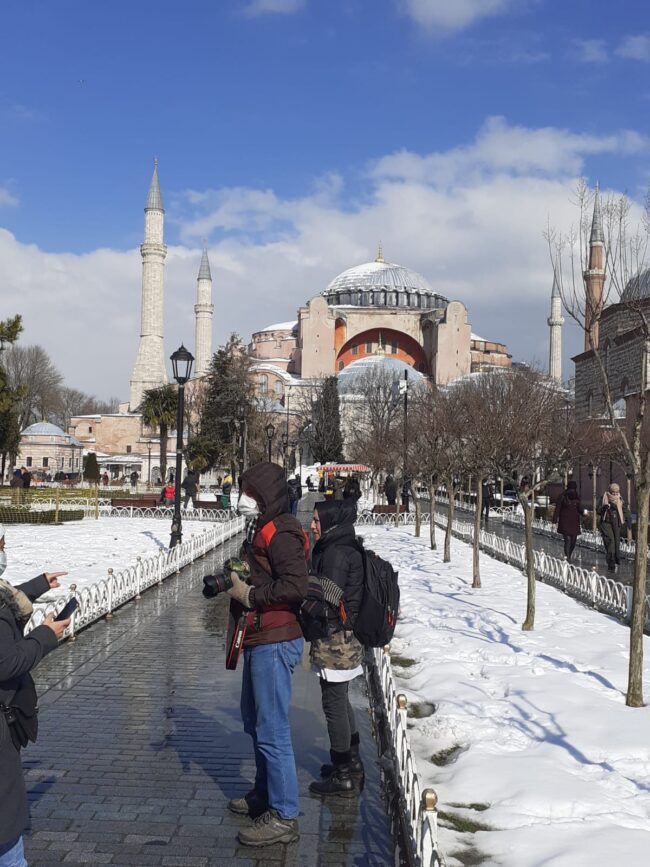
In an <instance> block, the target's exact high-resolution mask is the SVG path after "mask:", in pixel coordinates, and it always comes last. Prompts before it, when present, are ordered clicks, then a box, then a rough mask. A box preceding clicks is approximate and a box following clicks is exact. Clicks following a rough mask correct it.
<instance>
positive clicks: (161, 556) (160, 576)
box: [158, 551, 165, 586]
mask: <svg viewBox="0 0 650 867" xmlns="http://www.w3.org/2000/svg"><path fill="white" fill-rule="evenodd" d="M164 559H165V555H164V554H163V552H162V551H159V553H158V586H160V585H161V584H162V583H163V575H162V565H163V560H164Z"/></svg>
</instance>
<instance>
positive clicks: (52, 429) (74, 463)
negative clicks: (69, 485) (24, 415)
mask: <svg viewBox="0 0 650 867" xmlns="http://www.w3.org/2000/svg"><path fill="white" fill-rule="evenodd" d="M82 456H83V445H82V443H80V442H79V441H78V440H77V439H76V438H75V437H74V436H71V435H70V434H67V433H65V431H63V430H61V428H60V427H57V425H55V424H50V423H49V422H46V421H41V422H37V423H36V424H32V425H29V427H26V428H25V430H24V431H23V432H22V434H21V436H20V452H19V454H18V458H17V461H16V466H18V467H20V466H25V467H27V469H28V470H30V472H32V473H38V474H40V475H43V476H45V475H48V476H51V477H52V478H54V476H55V475H56V474H57V473H65V474H66V475H67V476H77V475H78V474H80V473H81V471H82Z"/></svg>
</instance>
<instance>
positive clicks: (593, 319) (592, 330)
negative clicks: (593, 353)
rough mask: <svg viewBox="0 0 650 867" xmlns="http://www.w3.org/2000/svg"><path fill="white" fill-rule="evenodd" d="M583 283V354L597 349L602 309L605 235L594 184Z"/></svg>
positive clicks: (598, 198) (597, 187)
mask: <svg viewBox="0 0 650 867" xmlns="http://www.w3.org/2000/svg"><path fill="white" fill-rule="evenodd" d="M584 281H585V352H587V351H588V350H589V349H595V348H597V347H598V331H599V320H600V314H601V312H602V309H603V289H604V286H605V233H604V231H603V214H602V211H601V208H600V186H599V185H598V184H596V192H595V195H594V215H593V218H592V221H591V234H590V236H589V264H588V266H587V270H586V271H585V273H584Z"/></svg>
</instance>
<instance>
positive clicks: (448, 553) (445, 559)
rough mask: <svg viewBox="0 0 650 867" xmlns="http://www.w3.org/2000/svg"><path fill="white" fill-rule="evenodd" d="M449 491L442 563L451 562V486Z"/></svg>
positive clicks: (452, 506)
mask: <svg viewBox="0 0 650 867" xmlns="http://www.w3.org/2000/svg"><path fill="white" fill-rule="evenodd" d="M447 490H448V491H449V498H448V500H447V528H446V530H445V553H444V556H443V558H442V560H443V563H450V562H451V525H452V523H453V521H454V511H455V509H454V505H455V504H454V496H455V491H454V489H453V487H452V488H451V489H449V488H448V489H447Z"/></svg>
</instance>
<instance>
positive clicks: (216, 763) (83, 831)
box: [24, 504, 396, 867]
mask: <svg viewBox="0 0 650 867" xmlns="http://www.w3.org/2000/svg"><path fill="white" fill-rule="evenodd" d="M305 505H307V504H305ZM237 545H238V543H237V542H231V543H229V544H228V545H227V546H226V547H225V550H219V551H216V552H214V553H213V554H212V555H209V556H207V557H206V558H204V559H203V560H201V561H199V562H198V563H197V564H195V565H194V566H193V567H189V568H188V569H185V570H184V571H183V573H182V574H181V575H180V576H177V577H175V578H170V579H168V580H167V581H166V582H165V584H164V585H163V586H162V587H160V588H153V589H151V590H150V591H148V592H147V593H146V594H145V595H144V596H143V597H142V599H141V600H140V601H138V602H132V603H129V604H128V605H126V606H124V607H123V608H121V609H120V610H119V611H118V612H117V613H116V615H115V617H114V618H113V619H112V620H110V621H101V622H100V623H97V624H95V625H94V626H92V627H90V628H89V629H87V630H85V631H84V632H82V633H81V634H80V635H79V638H78V639H77V641H76V642H74V643H72V642H68V643H67V644H65V645H63V646H61V647H60V648H59V649H58V650H57V651H55V653H53V654H51V655H50V656H49V657H48V658H47V659H46V660H44V662H43V663H42V664H41V666H39V668H38V669H37V670H36V679H37V682H38V687H39V691H40V695H41V702H40V704H41V733H40V737H39V740H38V743H37V744H36V745H32V746H31V747H30V748H29V749H28V750H27V751H26V752H25V754H24V764H25V768H26V776H27V781H28V789H29V797H30V801H31V814H32V829H31V833H30V834H29V835H28V837H27V841H26V842H27V847H26V848H27V855H28V859H29V862H30V865H32V867H47V865H50V864H61V863H64V864H77V865H80V864H93V865H95V864H113V865H136V867H145V865H162V867H203V865H214V867H221V865H229V864H233V863H236V864H237V865H240V864H241V865H250V867H253V865H255V867H280V865H282V867H285V865H286V867H312V865H313V867H317V865H318V867H320V865H323V867H324V865H330V867H334V865H336V867H344V865H355V867H365V865H368V867H388V865H393V864H395V863H396V857H395V848H394V844H393V839H392V836H391V829H390V822H389V820H388V818H387V816H386V814H385V812H384V808H383V802H382V793H381V789H380V784H379V768H378V761H377V753H376V750H375V746H374V742H373V741H372V737H371V734H370V729H369V718H368V712H367V698H366V697H365V694H364V691H363V683H362V679H361V678H359V679H357V681H355V684H356V689H355V694H354V702H355V704H356V705H357V707H358V708H359V709H360V710H359V720H360V728H361V733H362V753H363V759H364V762H365V765H366V770H367V777H366V786H365V789H364V791H363V794H362V795H361V797H360V798H359V799H358V800H353V801H343V800H341V801H340V802H337V803H328V802H325V803H323V802H321V801H320V800H318V799H313V798H311V797H310V796H309V795H308V794H307V787H308V784H309V782H310V781H311V780H312V779H314V778H315V777H316V776H317V775H318V769H319V767H320V764H321V763H322V762H323V761H326V760H327V736H326V731H325V726H324V722H323V718H322V711H321V708H320V691H319V689H318V684H317V682H316V678H315V677H314V675H312V674H311V673H310V672H309V671H308V669H307V666H306V665H305V664H303V668H302V669H300V670H298V671H296V675H295V680H294V702H293V704H294V707H293V711H292V724H293V732H294V745H295V752H296V760H297V765H298V775H299V783H300V791H301V815H300V827H301V839H300V841H299V843H295V844H292V845H291V846H288V847H285V846H282V845H278V846H275V847H271V848H267V849H264V850H258V851H257V852H255V851H254V850H250V849H245V848H244V847H241V846H239V845H238V843H237V839H236V834H237V830H238V828H239V827H240V826H241V825H242V824H244V823H246V822H247V821H248V820H247V819H239V818H237V817H235V816H233V815H232V814H231V813H229V812H228V810H227V808H226V804H227V801H228V799H229V798H232V797H233V796H237V795H241V794H243V793H244V792H246V791H247V790H248V788H249V787H250V781H251V779H252V777H253V760H252V751H251V748H250V740H249V738H248V737H247V736H246V735H244V734H243V732H242V727H241V721H240V718H239V707H238V704H239V687H240V674H239V672H227V671H226V670H225V668H224V661H223V660H224V643H225V613H226V600H225V599H216V600H212V601H210V602H207V601H206V600H204V599H203V597H202V595H201V592H200V588H201V577H202V575H203V574H204V573H206V572H209V571H214V570H216V569H218V568H219V564H220V562H221V561H222V560H223V558H224V556H230V555H231V554H232V553H234V552H235V551H236V548H237Z"/></svg>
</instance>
